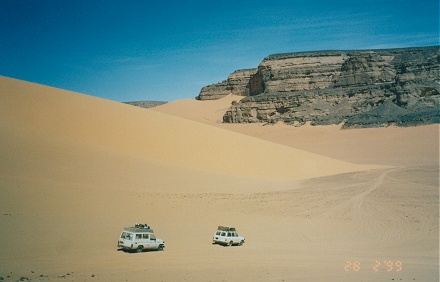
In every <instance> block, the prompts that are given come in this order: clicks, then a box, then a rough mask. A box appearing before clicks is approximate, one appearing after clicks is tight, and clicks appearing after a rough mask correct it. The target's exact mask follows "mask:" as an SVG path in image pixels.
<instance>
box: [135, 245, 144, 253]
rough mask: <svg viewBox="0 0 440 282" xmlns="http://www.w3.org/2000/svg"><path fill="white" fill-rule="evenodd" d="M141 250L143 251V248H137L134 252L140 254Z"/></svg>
mask: <svg viewBox="0 0 440 282" xmlns="http://www.w3.org/2000/svg"><path fill="white" fill-rule="evenodd" d="M143 250H144V247H143V246H138V247H137V249H136V252H137V253H142V251H143Z"/></svg>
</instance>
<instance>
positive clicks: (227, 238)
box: [212, 226, 245, 246]
mask: <svg viewBox="0 0 440 282" xmlns="http://www.w3.org/2000/svg"><path fill="white" fill-rule="evenodd" d="M244 240H245V239H244V237H241V236H239V235H238V233H237V231H236V230H235V227H227V226H219V227H218V228H217V231H216V232H215V234H214V236H213V237H212V243H213V244H220V245H225V246H232V245H238V246H242V245H243V244H244Z"/></svg>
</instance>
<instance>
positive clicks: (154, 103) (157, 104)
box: [123, 101, 167, 109]
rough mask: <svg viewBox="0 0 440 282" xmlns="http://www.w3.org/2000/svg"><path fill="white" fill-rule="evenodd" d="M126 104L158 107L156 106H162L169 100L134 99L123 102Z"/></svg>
mask: <svg viewBox="0 0 440 282" xmlns="http://www.w3.org/2000/svg"><path fill="white" fill-rule="evenodd" d="M123 103H124V104H129V105H132V106H136V107H141V108H147V109H148V108H152V107H156V106H160V105H163V104H166V103H167V102H162V101H134V102H123Z"/></svg>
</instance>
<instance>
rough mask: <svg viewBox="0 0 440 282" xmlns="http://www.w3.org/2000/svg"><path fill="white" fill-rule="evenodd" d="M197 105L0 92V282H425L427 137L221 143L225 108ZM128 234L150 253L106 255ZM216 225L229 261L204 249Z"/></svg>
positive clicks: (432, 228)
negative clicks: (135, 233) (240, 238)
mask: <svg viewBox="0 0 440 282" xmlns="http://www.w3.org/2000/svg"><path fill="white" fill-rule="evenodd" d="M227 99H235V97H229V98H227ZM200 103H201V102H200V101H191V100H188V101H178V102H176V103H170V104H167V105H164V106H162V107H160V108H157V109H155V110H154V111H153V110H145V109H140V108H136V107H132V106H129V105H122V104H119V103H115V102H110V101H105V100H102V99H97V98H93V97H89V96H86V95H80V94H77V93H72V92H68V91H62V90H59V89H54V88H48V87H44V86H40V85H35V84H30V83H25V82H21V81H17V80H11V79H8V78H3V77H0V132H1V135H0V139H1V141H0V158H1V159H0V227H1V228H0V238H1V239H2V240H0V277H2V278H3V279H4V280H6V281H16V280H18V279H20V277H27V278H29V279H32V280H33V281H35V280H52V281H53V280H61V281H77V280H82V281H84V280H86V281H145V280H146V279H147V278H148V279H151V280H153V281H189V280H191V281H392V279H394V280H400V279H402V280H405V281H407V280H411V281H413V280H415V281H436V280H437V278H438V235H439V232H438V126H429V127H420V128H408V129H406V130H403V131H399V130H397V129H391V128H388V129H383V130H385V131H384V132H383V133H377V132H379V131H376V130H372V131H371V132H369V133H368V134H366V133H365V131H344V133H343V134H342V132H341V131H339V130H337V128H328V127H326V128H312V127H305V128H299V129H295V130H291V129H292V128H290V127H289V128H284V126H282V125H279V126H278V125H277V126H274V127H265V126H258V125H257V126H255V125H247V126H246V127H235V126H232V127H229V126H227V125H224V124H221V123H219V119H218V118H219V117H221V113H222V109H223V108H225V107H226V108H227V106H228V105H229V103H230V101H228V100H221V101H210V102H209V101H207V102H206V104H200ZM182 105H185V106H182ZM158 111H164V112H165V113H159V112H158ZM170 114H173V115H177V116H179V117H176V116H171V115H170ZM182 117H183V118H182ZM191 119H192V120H191ZM194 121H198V122H194ZM219 127H220V128H219ZM267 129H268V130H271V131H266V130H267ZM286 129H289V131H286ZM234 131H235V132H234ZM268 132H270V134H268ZM298 132H301V134H299V135H300V137H301V138H297V137H298ZM345 132H348V133H345ZM387 134H389V136H387ZM283 136H284V137H283ZM411 136H416V137H417V138H415V137H411ZM255 137H257V138H255ZM359 137H360V138H359ZM362 138H366V139H367V140H362ZM386 138H391V139H389V140H393V142H398V145H399V146H395V144H394V143H392V142H385V143H384V140H386ZM433 138H434V140H432V139H433ZM263 139H266V140H263ZM326 140H327V141H326ZM421 140H422V141H421ZM269 141H271V142H269ZM274 142H278V144H276V143H274ZM346 142H349V143H350V144H352V146H353V148H352V149H349V150H350V152H351V151H353V152H354V153H353V154H350V153H344V152H345V150H347V148H344V147H343V146H344V145H347V143H346ZM358 142H360V143H361V144H364V147H363V150H364V151H363V152H357V150H355V149H356V148H358V147H356V146H358V145H356V144H358ZM420 142H422V145H421V146H423V147H424V148H423V149H422V148H420ZM435 142H437V143H435ZM327 144H328V146H327ZM432 144H434V145H435V146H432ZM314 145H316V146H318V145H319V146H318V147H319V148H315V146H314ZM297 148H300V149H307V148H310V149H311V150H309V151H311V152H314V154H312V153H309V152H306V151H304V150H299V149H297ZM375 148H376V149H377V148H380V149H379V153H378V152H376V151H375ZM407 148H415V151H412V152H410V153H408V152H406V151H405V150H406V149H407ZM380 152H386V153H387V155H386V156H383V155H382V154H381V153H380ZM408 154H409V155H410V156H411V157H408V156H407V155H408ZM324 156H325V157H324ZM335 157H340V159H344V160H345V161H351V162H356V163H358V164H370V165H371V164H377V163H380V164H385V165H392V167H382V168H381V169H374V170H371V169H370V168H380V167H378V166H364V165H355V164H352V163H347V162H345V161H339V160H336V159H334V158H335ZM387 160H389V161H387ZM365 169H368V170H365ZM340 173H343V174H340ZM134 222H148V223H149V224H150V225H151V226H152V227H153V228H154V229H155V231H156V235H157V236H158V237H159V238H162V239H165V241H166V245H167V246H166V250H165V251H164V252H148V253H142V254H127V253H124V252H120V251H117V250H116V241H117V237H118V235H119V232H120V230H121V229H122V228H123V227H125V226H127V225H131V224H133V223H134ZM217 225H235V226H236V227H237V228H238V231H239V232H240V233H241V234H242V235H244V236H245V237H246V240H247V242H246V244H245V246H243V247H232V248H223V247H219V246H213V245H211V237H212V234H213V232H214V230H215V228H216V226H217ZM385 261H386V262H385ZM401 263H402V266H400V264H401ZM387 264H388V265H387ZM358 266H359V269H358ZM375 266H376V269H375V268H374V267H375ZM391 267H392V269H391V270H390V268H391ZM375 270H378V271H377V272H376V271H375ZM388 270H390V271H388ZM0 280H1V279H0Z"/></svg>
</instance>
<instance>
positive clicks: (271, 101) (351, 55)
mask: <svg viewBox="0 0 440 282" xmlns="http://www.w3.org/2000/svg"><path fill="white" fill-rule="evenodd" d="M439 65H440V57H439V46H431V47H419V48H401V49H382V50H355V51H315V52H299V53H288V54H275V55H270V56H268V57H266V58H265V59H264V60H263V61H262V62H261V63H260V65H259V66H258V68H256V69H247V70H239V71H236V72H234V73H232V74H231V75H229V77H228V79H227V80H225V81H223V82H220V83H216V84H213V85H209V86H206V87H204V88H202V90H201V91H200V94H199V96H197V97H196V99H199V100H209V99H218V98H221V97H224V96H226V95H228V94H236V95H242V96H247V97H245V98H244V99H242V100H241V101H238V102H233V103H232V105H231V107H230V108H229V110H228V111H227V112H226V113H225V114H224V116H223V121H224V122H227V123H249V122H264V123H275V122H278V121H283V122H285V123H288V124H294V125H301V124H305V123H306V122H311V123H312V124H315V125H318V124H339V123H341V122H344V125H345V127H377V126H386V125H390V124H396V125H401V126H408V125H417V124H427V123H439V104H440V103H439V102H440V85H439V84H440V78H439V74H440V67H439Z"/></svg>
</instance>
